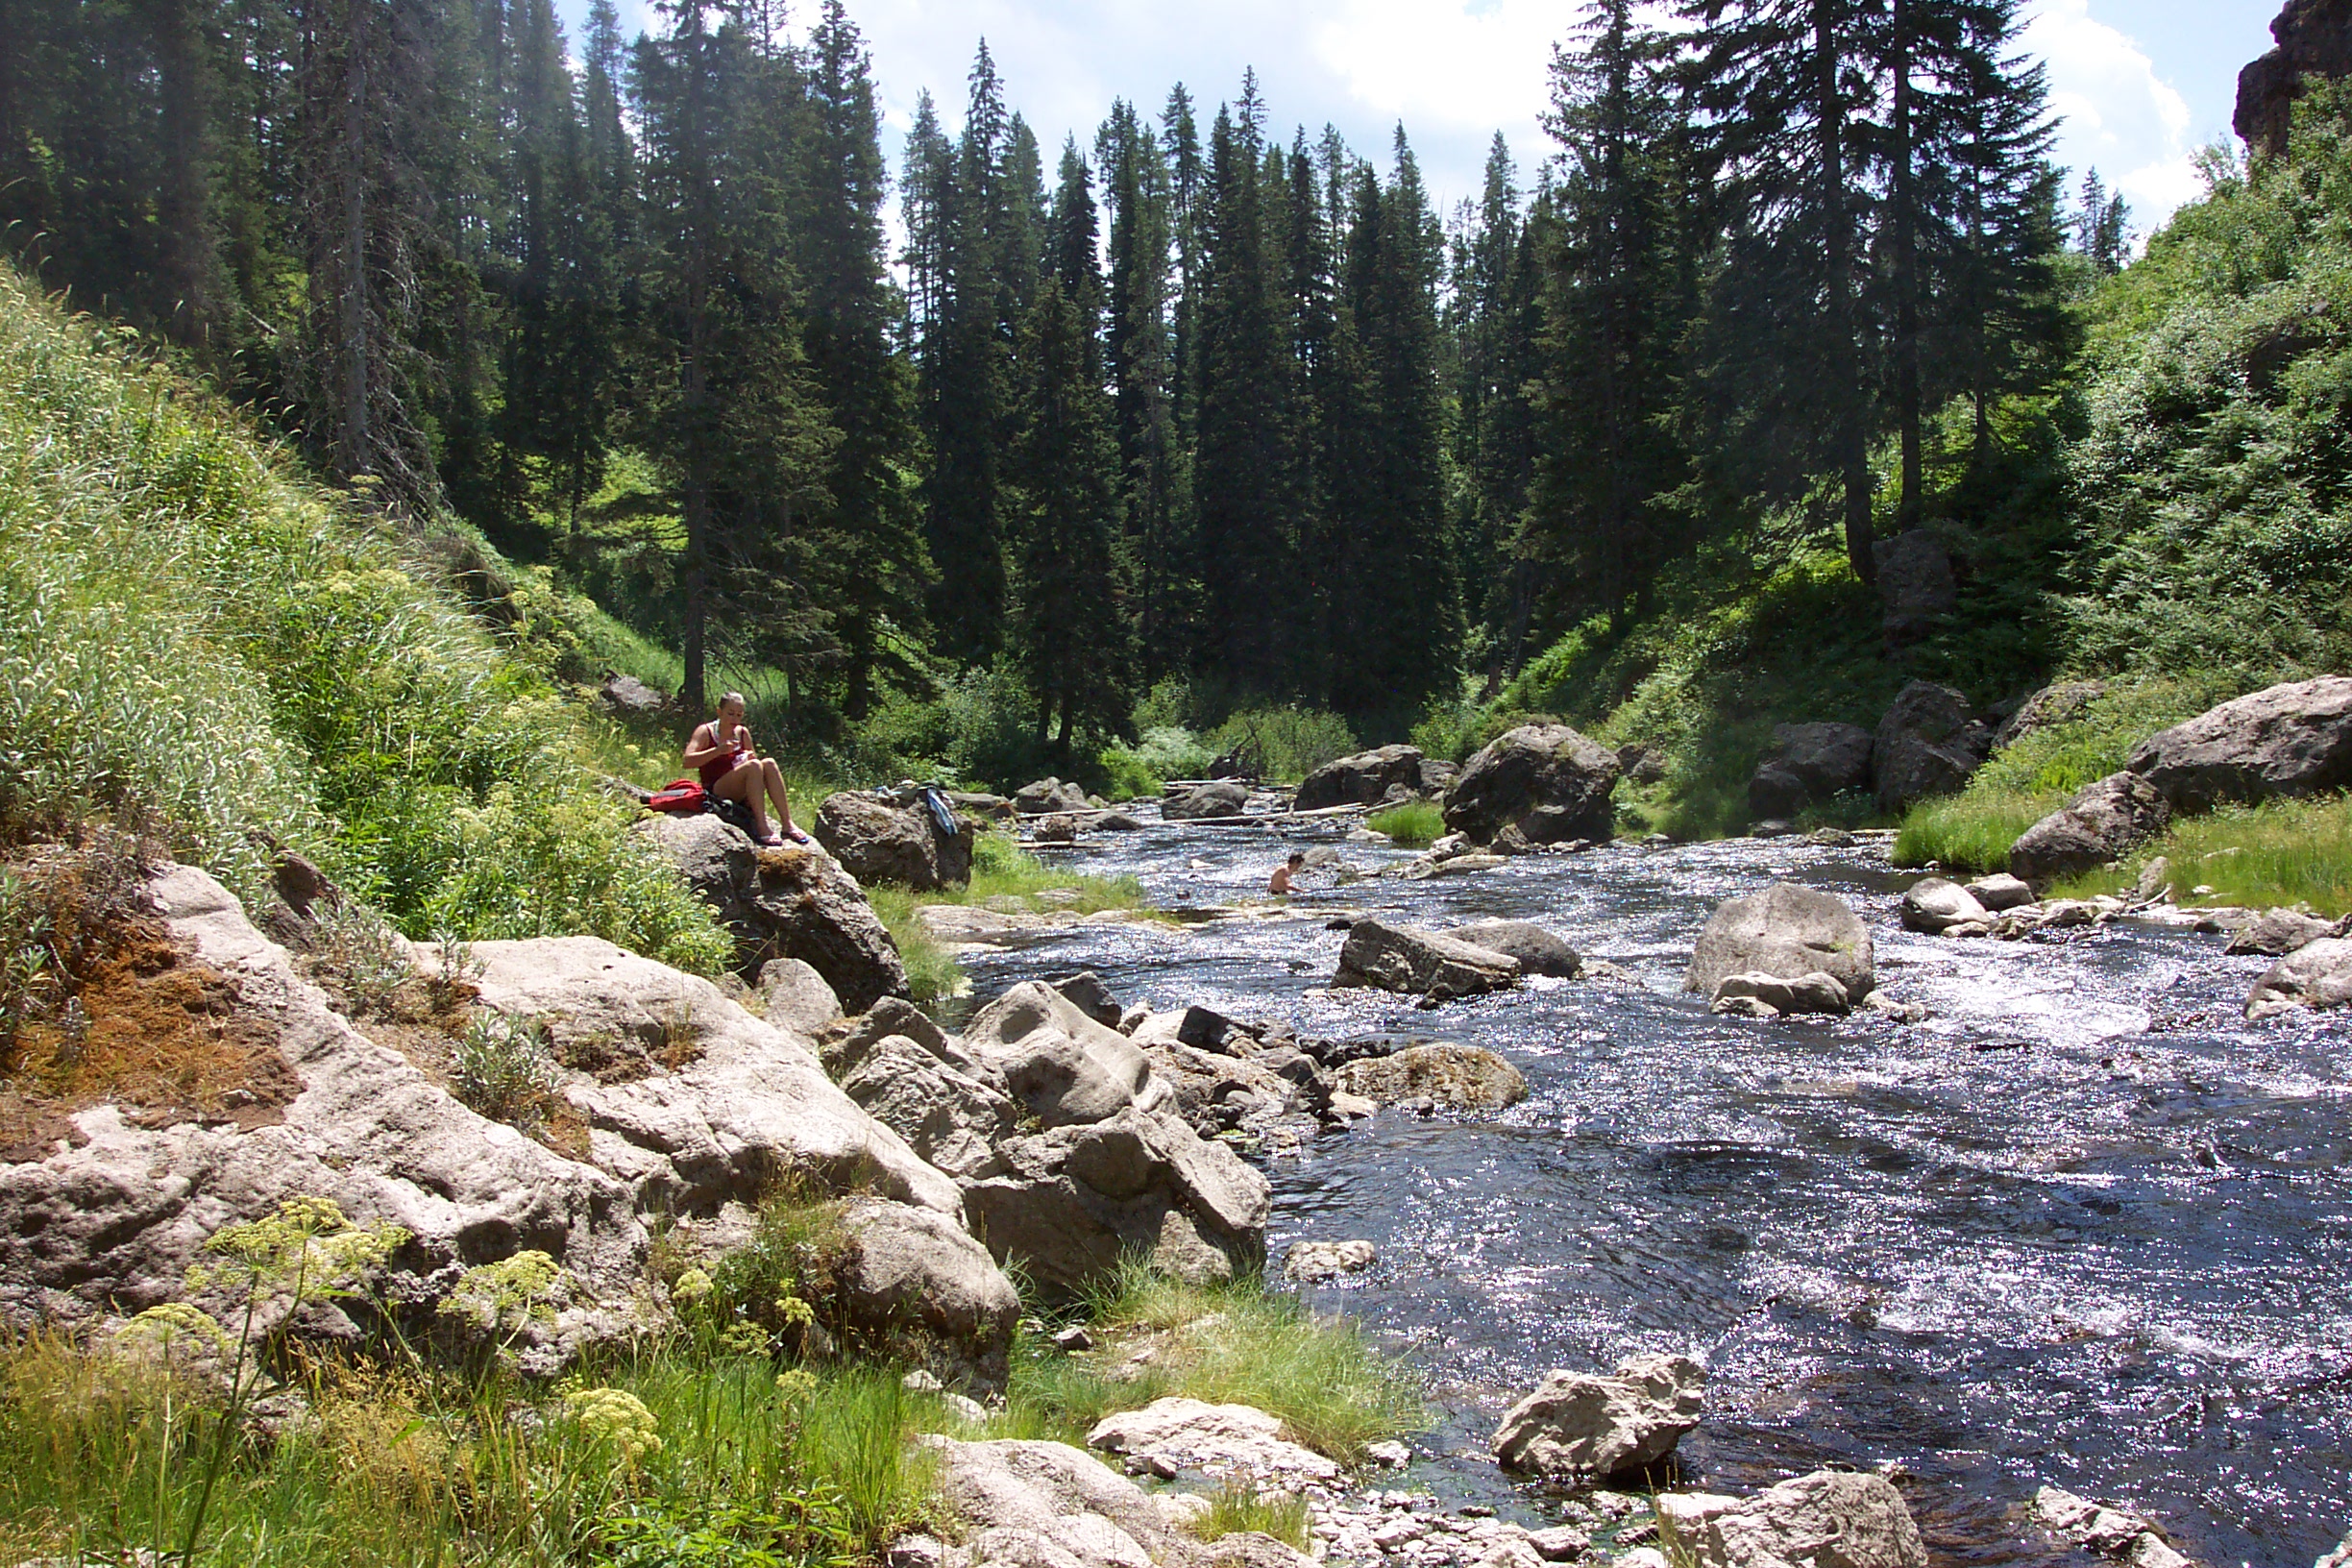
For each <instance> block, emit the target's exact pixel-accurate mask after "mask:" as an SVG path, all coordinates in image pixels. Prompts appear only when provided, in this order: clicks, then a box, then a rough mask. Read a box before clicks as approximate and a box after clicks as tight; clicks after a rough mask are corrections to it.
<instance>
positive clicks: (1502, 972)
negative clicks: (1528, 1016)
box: [1332, 920, 1519, 1001]
mask: <svg viewBox="0 0 2352 1568" xmlns="http://www.w3.org/2000/svg"><path fill="white" fill-rule="evenodd" d="M1518 981H1519V961H1518V960H1517V959H1515V958H1512V957H1510V956H1509V955H1508V954H1507V953H1499V952H1495V951H1494V950H1492V949H1491V948H1486V947H1478V946H1474V945H1472V944H1471V943H1467V942H1460V941H1457V940H1456V939H1454V938H1452V937H1441V936H1439V935H1437V933H1435V932H1434V931H1421V930H1416V929H1415V928H1414V927H1412V926H1409V925H1388V924H1386V923H1384V922H1383V921H1380V920H1358V921H1357V922H1356V923H1355V924H1354V925H1352V926H1350V927H1349V928H1348V935H1347V941H1346V942H1345V943H1342V944H1341V945H1340V948H1339V968H1338V972H1337V973H1335V975H1334V976H1333V977H1332V984H1333V985H1334V986H1335V987H1339V988H1343V989H1344V988H1349V987H1357V986H1368V987H1372V988H1375V989H1377V990H1381V991H1395V992H1405V993H1406V994H1408V995H1412V996H1422V997H1426V998H1428V999H1430V1000H1432V1001H1450V1000H1453V999H1454V998H1456V997H1460V996H1478V995H1482V994H1484V993H1485V992H1490V991H1505V990H1507V989H1509V988H1510V987H1511V986H1514V985H1516V984H1517V983H1518Z"/></svg>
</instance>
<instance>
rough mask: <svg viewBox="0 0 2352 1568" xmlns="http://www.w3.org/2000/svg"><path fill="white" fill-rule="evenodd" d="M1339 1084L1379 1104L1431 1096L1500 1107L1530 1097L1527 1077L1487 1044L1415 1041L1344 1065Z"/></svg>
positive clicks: (1445, 1103) (1444, 1103)
mask: <svg viewBox="0 0 2352 1568" xmlns="http://www.w3.org/2000/svg"><path fill="white" fill-rule="evenodd" d="M1334 1076H1335V1079H1336V1081H1337V1083H1338V1085H1339V1088H1340V1089H1341V1090H1343V1091H1345V1092H1347V1093H1350V1094H1355V1095H1360V1096H1361V1097H1362V1098H1364V1099H1367V1100H1370V1101H1372V1102H1373V1103H1374V1104H1375V1105H1395V1104H1398V1103H1400V1102H1403V1101H1407V1100H1428V1101H1429V1102H1430V1103H1431V1104H1432V1105H1434V1106H1437V1107H1440V1108H1442V1109H1445V1110H1450V1111H1500V1110H1502V1109H1504V1108H1505V1107H1506V1106H1512V1105H1517V1104H1518V1103H1519V1102H1520V1101H1521V1100H1524V1099H1526V1098H1527V1093H1528V1084H1527V1078H1526V1077H1525V1076H1524V1075H1523V1074H1522V1073H1521V1072H1520V1071H1519V1069H1518V1068H1517V1067H1514V1066H1511V1065H1510V1064H1509V1063H1508V1062H1506V1061H1504V1060H1503V1059H1502V1058H1501V1057H1499V1056H1497V1055H1495V1053H1494V1052H1492V1051H1490V1050H1487V1049H1486V1048H1485V1047H1484V1046H1482V1045H1412V1046H1408V1047H1407V1048H1406V1049H1404V1050H1401V1051H1395V1052H1391V1053H1390V1054H1388V1055H1386V1056H1369V1057H1363V1058H1360V1059H1359V1060H1357V1061H1354V1062H1350V1063H1347V1064H1345V1065H1344V1066H1340V1067H1339V1068H1338V1069H1337V1070H1336V1072H1335V1074H1334Z"/></svg>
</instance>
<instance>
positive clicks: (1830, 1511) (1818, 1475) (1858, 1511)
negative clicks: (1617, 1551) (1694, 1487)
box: [1656, 1470, 1927, 1568]
mask: <svg viewBox="0 0 2352 1568" xmlns="http://www.w3.org/2000/svg"><path fill="white" fill-rule="evenodd" d="M1656 1504H1657V1512H1658V1523H1659V1525H1660V1526H1661V1527H1663V1528H1665V1529H1668V1530H1671V1531H1673V1532H1674V1539H1675V1542H1676V1544H1677V1546H1678V1548H1679V1549H1680V1550H1681V1551H1682V1552H1684V1553H1687V1554H1688V1555H1689V1558H1690V1561H1691V1563H1692V1565H1693V1568H1927V1548H1926V1545H1925V1543H1924V1542H1923V1541H1922V1540H1921V1539H1920V1532H1919V1527H1918V1525H1916V1524H1914V1523H1913V1522H1912V1518H1911V1510H1910V1509H1909V1508H1908V1507H1905V1506H1904V1504H1903V1500H1902V1494H1901V1493H1900V1492H1899V1491H1897V1490H1896V1489H1895V1486H1894V1483H1893V1482H1890V1481H1888V1480H1887V1479H1886V1478H1885V1477H1884V1476H1873V1475H1864V1474H1862V1473H1860V1472H1858V1471H1851V1470H1816V1471H1815V1472H1813V1474H1811V1475H1809V1476H1799V1477H1797V1478H1796V1479H1795V1480H1793V1481H1784V1482H1780V1483H1779V1484H1778V1485H1776V1486H1768V1487H1766V1488H1765V1489H1764V1490H1763V1491H1760V1492H1758V1493H1756V1494H1755V1495H1754V1496H1753V1497H1748V1498H1736V1497H1725V1496H1722V1495H1720V1494H1716V1493H1709V1492H1660V1493H1658V1494H1657V1498H1656Z"/></svg>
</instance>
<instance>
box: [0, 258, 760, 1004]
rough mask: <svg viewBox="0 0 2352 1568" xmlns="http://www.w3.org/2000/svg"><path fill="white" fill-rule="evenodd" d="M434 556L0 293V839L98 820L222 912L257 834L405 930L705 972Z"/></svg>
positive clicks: (543, 714)
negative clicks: (179, 861) (572, 945)
mask: <svg viewBox="0 0 2352 1568" xmlns="http://www.w3.org/2000/svg"><path fill="white" fill-rule="evenodd" d="M430 552H431V551H430V550H429V547H428V545H427V543H426V542H425V541H424V540H423V539H421V538H420V537H418V536H415V535H412V534H407V533H403V532H399V531H397V530H394V529H391V528H390V527H385V526H380V525H378V524H375V523H372V522H370V521H369V520H368V519H367V518H366V517H364V516H363V515H362V514H360V513H357V512H355V511H353V510H351V509H348V508H347V507H345V506H344V505H343V504H342V503H341V502H338V501H336V500H335V499H334V498H332V497H330V496H328V495H327V494H325V493H324V492H321V491H319V490H318V489H316V488H314V487H311V486H309V485H307V484H306V483H304V482H303V481H302V480H301V479H300V478H297V477H296V476H295V475H294V473H293V472H292V471H291V469H290V468H289V467H288V466H287V465H286V464H285V463H284V461H283V460H282V458H281V457H280V456H278V455H277V454H276V453H272V452H271V451H270V450H268V448H267V447H266V446H265V444H264V443H263V442H262V441H261V440H260V438H259V437H258V436H257V433H256V432H255V431H254V430H252V429H250V428H249V427H247V426H246V425H244V424H243V423H241V422H240V420H239V418H238V416H237V415H235V414H234V413H233V412H232V411H230V410H228V409H227V408H225V407H224V406H222V405H220V404H216V403H215V402H213V401H212V400H210V399H208V398H207V397H204V396H202V395H199V394H196V393H194V392H192V391H190V390H189V389H188V388H186V387H185V386H184V385H182V384H180V383H178V382H176V381H175V380H172V379H171V378H170V377H169V376H167V375H165V374H164V373H163V372H161V371H160V370H158V369H156V368H153V367H150V366H147V365H144V364H140V363H137V362H135V361H134V360H131V359H129V358H127V357H126V356H125V355H124V354H123V353H122V352H120V345H118V344H117V343H116V341H115V340H114V339H113V338H112V337H111V336H110V334H109V333H108V332H107V331H106V330H104V329H102V328H94V327H92V326H90V325H89V324H87V323H86V322H83V321H79V320H73V319H69V318H67V317H65V316H64V315H62V314H61V313H60V312H59V311H57V310H55V309H54V308H52V307H50V306H47V305H45V304H43V303H42V302H40V301H39V300H37V298H35V297H34V295H33V294H32V292H31V291H30V289H29V288H28V287H27V286H26V284H25V283H24V282H23V281H22V280H20V279H19V278H17V277H16V276H15V275H14V274H13V273H6V274H4V275H0V830H5V831H8V832H12V833H16V834H23V833H28V832H38V831H42V830H44V829H49V828H54V827H56V826H59V825H61V824H62V823H64V822H66V821H72V820H73V819H76V818H78V817H82V816H86V815H92V814H97V815H106V816H111V817H114V818H116V819H118V820H122V821H128V822H133V823H135V824H137V825H139V826H141V827H143V828H148V829H151V830H153V831H156V832H158V833H159V834H160V835H161V836H162V837H163V838H164V839H165V840H166V841H167V842H168V844H169V845H171V847H172V850H173V852H174V853H176V854H178V855H180V856H182V857H183V858H184V859H187V860H190V861H193V862H195V863H196V864H199V865H202V866H205V867H206V868H208V869H209V870H213V871H215V872H217V873H218V874H220V875H221V876H222V877H223V878H224V880H226V881H228V882H229V883H230V884H231V885H232V886H233V888H235V889H236V890H237V891H238V892H240V893H243V894H254V893H257V892H258V891H259V890H260V888H261V887H262V886H263V885H264V883H265V881H266V876H267V863H268V851H267V849H266V848H265V845H268V844H271V843H283V844H285V845H289V846H290V847H292V848H295V849H297V850H300V851H302V852H304V853H306V854H307V855H309V856H310V857H311V858H313V859H315V860H317V861H320V862H321V863H323V864H324V865H325V866H326V867H327V868H328V870H330V872H331V874H333V875H334V876H336V877H337V878H338V880H340V881H341V882H342V883H343V884H344V885H345V886H346V887H347V888H348V889H349V890H350V891H352V892H353V893H355V894H357V895H358V896H359V897H361V898H362V899H363V900H365V901H367V902H369V903H372V904H375V905H377V906H379V907H380V908H381V909H382V910H383V911H384V912H385V914H386V915H388V916H389V917H390V918H391V919H393V920H394V921H395V922H396V923H397V924H399V925H400V926H401V927H402V929H403V930H404V931H405V932H406V933H407V934H408V935H409V936H411V937H419V938H422V937H426V936H429V935H431V934H432V933H433V931H434V930H435V928H437V927H438V928H444V929H451V930H454V931H455V932H456V933H457V934H459V935H465V936H535V935H543V934H557V933H568V932H583V931H584V932H591V933H594V934H596V935H600V936H605V937H609V938H611V939H612V940H614V941H616V942H620V943H624V944H625V945H628V946H631V947H635V948H637V949H638V950H640V951H643V952H646V953H649V954H650V955H652V956H655V957H659V958H663V959H666V960H668V961H670V962H673V963H677V964H681V965H683V966H685V967H688V968H698V969H705V970H707V969H709V968H712V967H714V966H715V965H717V964H718V963H720V962H722V961H723V958H724V956H725V955H726V953H727V951H728V946H727V943H725V940H724V937H723V933H721V932H720V931H719V930H718V929H717V927H716V926H715V925H714V924H713V922H712V921H711V919H710V917H709V915H708V914H707V912H705V911H704V910H703V909H702V908H701V906H700V905H699V904H698V902H697V901H696V900H695V898H694V896H693V894H691V893H690V892H689V891H688V890H687V889H686V888H685V887H684V885H683V884H682V883H681V882H680V881H679V880H678V878H677V877H676V875H675V874H674V872H673V871H671V870H669V869H668V867H667V866H666V864H665V863H663V862H662V861H661V859H660V857H659V854H658V851H656V850H654V849H653V848H652V847H651V846H649V845H646V844H644V843H643V842H641V841H640V840H639V839H638V838H637V837H636V836H635V835H632V834H630V833H628V832H627V831H626V827H627V824H628V816H627V814H626V813H625V812H623V811H622V810H620V809H619V808H618V807H616V806H613V805H612V804H610V803H609V802H604V801H602V800H600V798H598V797H597V796H595V795H594V793H593V788H592V785H591V783H590V781H589V779H588V777H587V772H586V770H585V768H583V766H582V763H583V762H584V761H585V760H586V759H587V757H588V755H589V747H588V732H587V731H586V730H585V729H584V728H583V726H582V724H581V723H580V719H579V716H578V715H577V713H576V711H575V710H574V709H572V708H571V707H570V706H568V705H567V704H566V703H565V702H564V701H563V700H562V699H561V698H559V697H558V695H557V694H556V692H555V690H554V689H553V688H552V687H551V685H550V684H549V682H548V680H547V679H546V678H545V677H544V675H543V674H541V673H540V672H539V671H537V670H535V669H534V668H533V667H532V665H531V663H530V662H529V661H528V660H527V659H524V658H522V657H519V656H509V654H508V653H507V652H506V651H503V650H502V648H501V646H500V645H499V643H498V641H497V640H496V639H494V638H493V636H492V635H491V634H490V633H489V632H488V631H486V630H485V629H484V628H483V627H481V626H480V625H477V624H476V623H475V622H474V621H473V620H472V619H471V618H469V616H468V615H467V614H466V612H465V610H464V608H463V607H462V606H461V605H460V604H459V603H458V601H457V600H456V599H455V597H454V596H453V594H451V593H449V592H446V591H444V590H442V589H439V588H436V587H433V586H430V585H429V582H428V580H426V579H429V577H431V576H432V575H433V573H434V570H435V569H434V568H433V567H432V566H431V564H430V563H429V560H428V556H429V554H430Z"/></svg>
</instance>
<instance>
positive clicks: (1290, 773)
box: [1206, 703, 1360, 784]
mask: <svg viewBox="0 0 2352 1568" xmlns="http://www.w3.org/2000/svg"><path fill="white" fill-rule="evenodd" d="M1206 745H1207V747H1208V750H1209V752H1210V753H1211V755H1212V756H1214V757H1221V756H1225V755H1227V754H1228V753H1231V752H1239V753H1240V755H1241V756H1242V758H1243V759H1244V760H1246V761H1247V762H1248V763H1249V765H1250V766H1251V767H1253V768H1255V769H1256V770H1257V771H1258V773H1259V775H1260V776H1261V777H1263V778H1268V779H1277V780H1281V781H1283V782H1286V783H1292V784H1295V783H1297V782H1298V781H1299V780H1300V779H1302V778H1305V777H1306V776H1307V775H1308V774H1309V773H1311V772H1314V771H1315V770H1316V769H1317V768H1320V767H1322V766H1323V765H1324V764H1325V763H1327V762H1334V761H1336V760H1337V759H1338V758H1340V757H1344V756H1349V755H1352V754H1353V753H1354V752H1356V751H1358V750H1359V749H1360V747H1358V746H1357V744H1356V733H1355V731H1354V730H1351V729H1350V728H1348V723H1347V721H1346V720H1345V719H1342V718H1341V717H1340V716H1339V715H1337V714H1335V713H1331V712H1327V711H1325V710H1324V709H1321V708H1302V707H1299V706H1297V705H1295V704H1288V703H1286V704H1284V705H1282V706H1280V707H1263V708H1243V709H1241V710H1239V711H1238V712H1236V713H1235V714H1233V715H1232V716H1231V717H1229V718H1227V719H1226V721H1225V722H1224V723H1221V724H1219V725H1217V727H1216V728H1215V730H1214V731H1213V732H1212V733H1211V735H1210V736H1209V739H1208V741H1207V743H1206Z"/></svg>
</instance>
